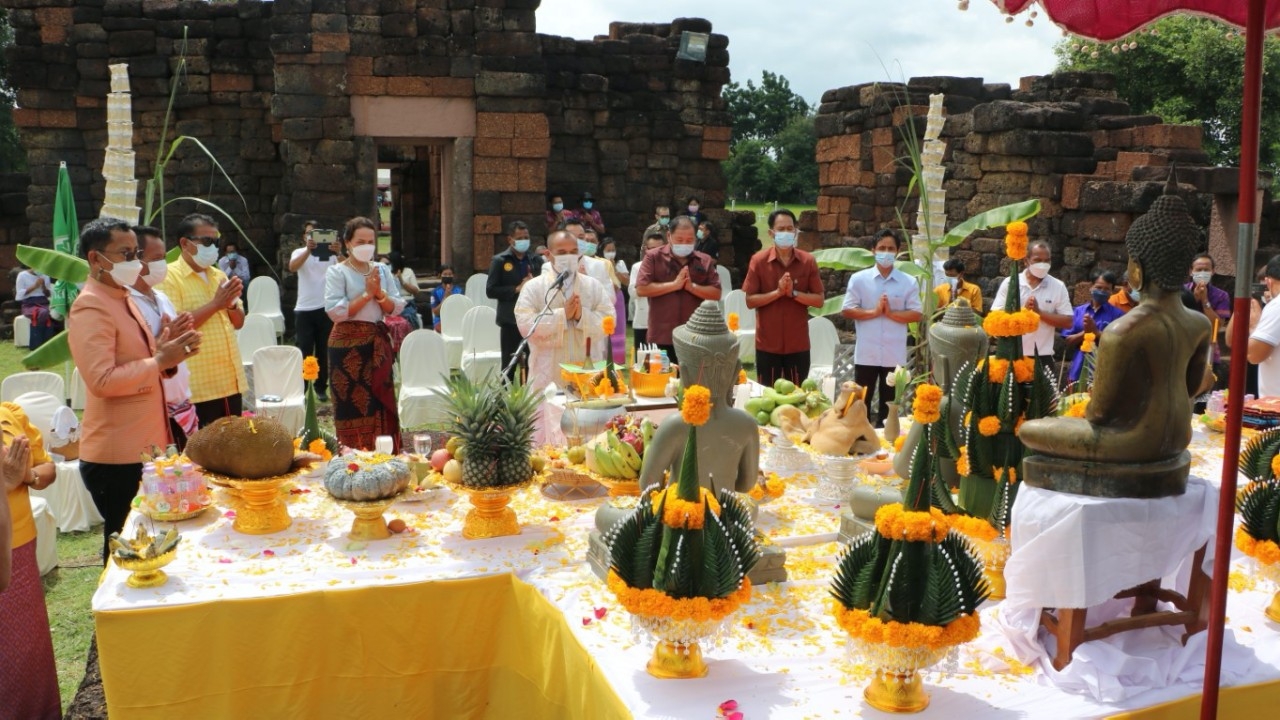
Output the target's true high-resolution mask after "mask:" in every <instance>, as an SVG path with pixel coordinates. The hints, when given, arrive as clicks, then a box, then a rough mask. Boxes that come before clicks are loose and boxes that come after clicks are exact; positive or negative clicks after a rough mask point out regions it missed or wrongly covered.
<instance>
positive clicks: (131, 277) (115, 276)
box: [107, 258, 142, 287]
mask: <svg viewBox="0 0 1280 720" xmlns="http://www.w3.org/2000/svg"><path fill="white" fill-rule="evenodd" d="M107 274H108V275H110V276H111V279H112V280H114V281H115V283H116V284H117V285H119V286H120V287H133V284H134V283H136V282H138V276H139V275H141V274H142V261H141V260H138V259H136V258H135V259H133V260H128V261H122V262H118V263H116V264H114V265H112V266H111V270H109V271H108V272H107Z"/></svg>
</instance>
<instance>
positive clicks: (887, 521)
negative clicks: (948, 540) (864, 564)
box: [876, 503, 951, 542]
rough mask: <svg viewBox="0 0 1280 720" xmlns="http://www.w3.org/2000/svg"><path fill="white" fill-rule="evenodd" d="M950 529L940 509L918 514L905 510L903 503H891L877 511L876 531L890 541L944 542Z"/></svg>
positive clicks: (930, 509)
mask: <svg viewBox="0 0 1280 720" xmlns="http://www.w3.org/2000/svg"><path fill="white" fill-rule="evenodd" d="M950 527H951V526H950V525H948V524H947V516H946V515H943V514H942V511H941V510H939V509H938V508H929V512H917V511H914V510H905V509H903V507H902V503H890V504H888V505H884V506H882V507H881V508H880V509H879V510H876V531H877V532H879V533H880V535H881V536H882V537H885V538H888V539H889V540H906V541H908V542H942V539H943V538H945V537H946V536H947V530H948V529H950Z"/></svg>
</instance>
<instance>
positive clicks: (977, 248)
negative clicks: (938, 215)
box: [800, 73, 1278, 303]
mask: <svg viewBox="0 0 1280 720" xmlns="http://www.w3.org/2000/svg"><path fill="white" fill-rule="evenodd" d="M931 93H943V94H944V96H945V100H944V105H945V108H946V111H947V121H946V125H945V128H944V130H943V132H942V138H941V139H942V140H944V141H946V143H947V152H946V155H945V157H944V165H945V168H946V176H945V180H944V182H943V188H944V189H945V190H946V192H947V196H946V211H947V223H948V227H950V226H952V225H955V224H958V223H960V222H961V221H963V220H965V219H966V218H968V217H970V216H972V215H974V214H976V213H978V212H982V211H984V210H989V209H991V208H993V207H997V206H1000V205H1003V204H1006V203H1012V202H1018V201H1021V200H1025V199H1027V198H1031V197H1035V198H1039V199H1040V201H1041V204H1042V211H1041V213H1040V215H1039V216H1037V217H1036V218H1035V219H1034V220H1032V221H1031V223H1030V228H1031V234H1032V236H1033V237H1039V238H1044V239H1046V240H1048V241H1049V243H1050V245H1051V246H1052V248H1053V254H1054V268H1053V273H1054V275H1056V276H1057V277H1059V278H1061V279H1062V280H1063V281H1064V282H1066V283H1067V285H1068V287H1072V288H1073V289H1074V291H1075V296H1076V301H1077V302H1083V300H1084V299H1085V298H1087V296H1088V283H1087V281H1086V278H1087V276H1088V274H1089V273H1090V272H1092V271H1094V270H1095V269H1107V270H1113V271H1116V272H1117V273H1119V272H1123V270H1124V267H1125V262H1126V258H1127V256H1126V254H1125V250H1124V242H1123V241H1124V235H1125V232H1126V231H1127V230H1128V228H1129V225H1130V223H1132V222H1133V219H1134V218H1135V217H1137V216H1138V215H1139V214H1141V213H1143V212H1145V211H1146V210H1147V208H1148V207H1150V205H1151V203H1152V202H1153V201H1154V200H1155V198H1156V197H1158V196H1159V194H1160V193H1161V192H1162V190H1163V186H1164V182H1165V181H1166V180H1167V178H1168V175H1169V169H1170V165H1171V164H1174V163H1176V165H1177V167H1178V175H1177V176H1178V181H1179V183H1180V185H1181V187H1182V189H1183V190H1184V191H1186V192H1187V193H1188V194H1189V199H1191V204H1192V207H1193V212H1194V213H1195V214H1196V217H1197V220H1198V221H1199V222H1201V223H1202V224H1203V225H1204V226H1205V227H1206V228H1207V229H1208V230H1209V232H1208V233H1207V235H1206V237H1207V241H1208V242H1207V247H1208V248H1209V250H1210V252H1212V253H1213V254H1214V256H1215V258H1216V259H1217V263H1216V264H1217V270H1218V274H1219V276H1232V275H1234V273H1235V259H1234V246H1235V208H1236V205H1235V202H1236V194H1237V187H1238V185H1237V171H1236V170H1235V169H1234V168H1214V167H1209V166H1208V158H1207V157H1206V156H1205V154H1204V152H1203V151H1202V150H1201V137H1200V128H1199V127H1195V126H1188V125H1167V124H1164V123H1163V122H1162V121H1161V119H1160V118H1159V117H1156V116H1152V115H1133V114H1131V113H1130V111H1129V105H1128V103H1126V102H1124V101H1123V100H1122V99H1119V98H1117V97H1116V93H1115V90H1114V79H1113V78H1112V77H1111V76H1110V75H1106V74H1100V73H1062V74H1058V75H1049V76H1043V77H1030V78H1025V79H1024V80H1023V81H1022V84H1021V87H1020V88H1019V89H1017V90H1014V89H1012V88H1011V87H1010V86H1008V85H1003V84H984V83H983V81H982V80H981V79H980V78H952V77H935V78H913V79H911V80H909V81H908V82H907V83H906V84H900V83H868V84H863V85H856V86H852V87H845V88H839V89H836V90H829V91H827V93H826V94H825V95H824V96H823V98H822V105H821V107H820V109H819V115H818V118H817V134H818V138H819V139H818V149H817V153H818V157H817V159H818V162H819V183H820V185H821V193H820V195H819V199H818V208H817V211H816V212H812V213H806V214H805V217H803V218H801V229H802V231H803V232H802V233H801V235H800V242H801V243H802V246H805V247H830V246H837V245H856V244H865V243H867V242H868V241H869V239H870V236H871V235H872V234H873V233H874V232H876V231H877V230H879V229H880V228H881V227H886V226H889V227H897V226H899V220H898V211H899V210H902V217H903V218H905V219H906V220H907V221H908V223H907V224H908V226H909V227H911V228H912V229H914V221H915V210H916V208H915V199H914V198H908V197H907V183H908V181H909V180H910V177H911V174H910V172H909V171H907V170H906V169H905V168H903V167H902V165H901V164H900V163H899V162H898V158H903V157H905V156H906V154H907V149H906V147H905V143H904V141H903V138H904V134H903V130H904V127H905V125H906V124H907V123H914V127H915V130H916V135H917V137H921V138H922V137H923V135H924V115H925V113H926V111H927V110H928V96H929V94H931ZM904 208H905V209H904ZM1273 213H1274V208H1273V207H1269V210H1268V212H1266V213H1264V217H1263V224H1262V238H1263V241H1262V243H1261V244H1262V245H1263V246H1264V248H1263V249H1262V250H1260V252H1259V255H1260V257H1262V258H1264V259H1265V257H1269V256H1270V255H1271V254H1272V253H1271V250H1272V248H1269V247H1267V246H1271V245H1275V244H1277V243H1276V242H1275V241H1274V240H1273V239H1272V238H1273V234H1274V229H1275V228H1277V227H1278V226H1277V225H1276V223H1274V222H1272V221H1271V220H1272V218H1271V215H1272V214H1273ZM1000 237H1002V233H1001V232H998V231H992V232H988V233H979V234H977V235H975V236H974V237H972V238H970V239H969V240H967V241H966V242H965V243H963V244H962V245H960V246H958V247H956V248H954V249H953V250H952V255H953V256H954V257H958V258H961V259H962V260H964V262H965V265H966V267H967V268H968V273H967V274H968V277H969V279H970V280H973V281H975V282H977V283H978V284H979V285H980V286H981V287H982V290H983V297H984V298H985V299H986V301H987V302H988V303H990V301H991V299H992V298H993V297H994V296H995V291H996V289H997V286H998V284H999V282H1000V280H1001V279H1003V278H1004V277H1007V272H1008V271H1007V267H1008V266H1007V265H1006V263H1007V260H1006V259H1005V258H1004V249H1003V243H1002V242H1001V240H1000ZM1219 281H1221V282H1224V284H1226V277H1220V278H1219ZM828 285H829V287H828V291H829V292H832V293H834V292H837V291H838V290H840V289H842V288H843V277H841V276H840V275H838V274H831V275H830V276H829V277H828ZM1226 286H1227V287H1230V285H1229V284H1226Z"/></svg>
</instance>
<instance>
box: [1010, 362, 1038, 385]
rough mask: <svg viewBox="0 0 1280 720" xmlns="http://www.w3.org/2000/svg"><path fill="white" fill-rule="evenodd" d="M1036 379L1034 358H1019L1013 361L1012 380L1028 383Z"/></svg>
mask: <svg viewBox="0 0 1280 720" xmlns="http://www.w3.org/2000/svg"><path fill="white" fill-rule="evenodd" d="M1035 377H1036V361H1035V358H1025V357H1024V358H1019V359H1017V360H1014V361H1013V379H1014V380H1017V381H1018V382H1020V383H1029V382H1031V381H1032V380H1034V379H1035Z"/></svg>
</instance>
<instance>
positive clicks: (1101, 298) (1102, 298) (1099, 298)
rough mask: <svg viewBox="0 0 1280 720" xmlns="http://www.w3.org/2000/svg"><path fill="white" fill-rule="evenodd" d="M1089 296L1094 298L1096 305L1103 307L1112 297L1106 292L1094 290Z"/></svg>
mask: <svg viewBox="0 0 1280 720" xmlns="http://www.w3.org/2000/svg"><path fill="white" fill-rule="evenodd" d="M1089 295H1090V297H1092V298H1093V304H1094V305H1101V304H1102V303H1104V302H1106V301H1107V298H1109V297H1111V293H1109V292H1107V291H1106V290H1094V291H1092V292H1090V293H1089Z"/></svg>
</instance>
